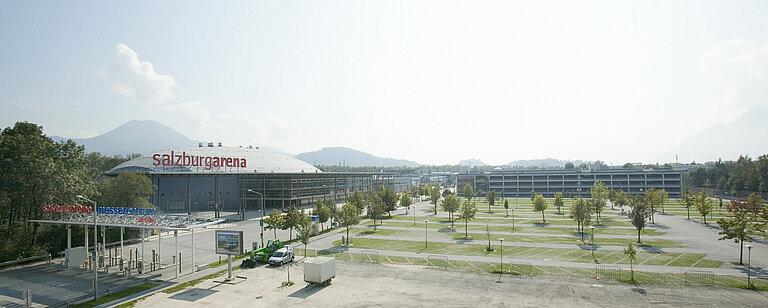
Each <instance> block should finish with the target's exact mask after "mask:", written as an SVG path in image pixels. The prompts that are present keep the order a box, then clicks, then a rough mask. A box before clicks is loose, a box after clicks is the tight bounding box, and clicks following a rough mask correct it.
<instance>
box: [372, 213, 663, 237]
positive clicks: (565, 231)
mask: <svg viewBox="0 0 768 308" xmlns="http://www.w3.org/2000/svg"><path fill="white" fill-rule="evenodd" d="M422 218H423V217H422ZM435 221H440V222H442V223H436V222H435ZM473 221H474V220H473ZM376 224H377V225H379V226H382V225H383V226H391V227H408V228H414V229H421V230H424V219H421V221H418V220H417V221H416V224H415V225H414V224H413V222H408V221H405V220H396V219H393V220H384V221H383V224H382V221H377V222H376ZM363 225H364V226H373V221H369V222H367V223H365V224H363ZM485 227H486V226H485V225H479V224H476V225H468V226H467V230H476V231H485ZM427 228H428V229H446V230H449V229H455V230H456V232H458V233H463V231H464V221H456V222H455V223H454V227H453V228H451V224H450V223H449V222H446V221H445V220H442V219H441V218H434V217H433V218H432V223H428V224H427ZM488 229H489V230H490V231H492V232H493V231H496V232H523V233H542V234H561V235H579V233H578V232H575V230H576V226H574V227H573V228H568V227H550V226H548V225H545V224H542V225H541V226H525V227H520V226H515V228H514V229H513V228H512V224H510V225H508V226H488ZM584 231H585V236H586V234H588V233H589V234H591V232H592V231H591V229H590V228H589V227H587V228H584ZM600 234H613V235H637V230H636V229H614V228H595V236H598V235H600ZM663 234H664V232H660V231H657V230H654V229H645V230H643V232H642V233H641V236H642V235H663Z"/></svg>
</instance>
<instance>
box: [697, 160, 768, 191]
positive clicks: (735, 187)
mask: <svg viewBox="0 0 768 308" xmlns="http://www.w3.org/2000/svg"><path fill="white" fill-rule="evenodd" d="M685 182H686V185H689V186H703V187H708V188H715V189H723V190H730V191H759V192H766V191H768V154H767V155H762V156H760V157H758V158H757V160H752V158H749V157H748V156H741V157H739V159H738V160H736V161H718V162H716V163H715V164H714V165H706V166H701V167H699V168H696V169H692V170H690V171H688V173H687V175H686V177H685Z"/></svg>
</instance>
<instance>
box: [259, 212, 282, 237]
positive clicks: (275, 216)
mask: <svg viewBox="0 0 768 308" xmlns="http://www.w3.org/2000/svg"><path fill="white" fill-rule="evenodd" d="M284 225H285V215H284V214H283V213H280V212H278V211H277V210H272V214H269V216H267V217H264V229H267V230H272V233H273V236H274V238H277V229H281V230H282V228H283V226H284Z"/></svg>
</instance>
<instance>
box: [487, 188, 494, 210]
mask: <svg viewBox="0 0 768 308" xmlns="http://www.w3.org/2000/svg"><path fill="white" fill-rule="evenodd" d="M485 198H486V199H487V201H488V213H492V211H491V206H492V205H494V204H495V202H496V191H495V190H491V191H489V192H488V194H487V195H486V196H485Z"/></svg>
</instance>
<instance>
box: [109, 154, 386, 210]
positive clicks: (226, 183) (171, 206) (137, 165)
mask: <svg viewBox="0 0 768 308" xmlns="http://www.w3.org/2000/svg"><path fill="white" fill-rule="evenodd" d="M122 172H137V173H143V174H146V175H147V176H148V177H149V178H150V179H151V181H152V184H154V185H155V194H154V195H152V197H151V202H152V203H153V204H154V205H155V206H156V207H157V209H158V210H160V211H163V212H171V213H172V212H179V213H183V212H186V213H188V214H191V213H193V212H201V211H215V210H217V206H218V209H219V210H222V211H240V210H241V209H245V210H246V211H251V210H257V209H261V203H260V202H261V200H262V196H263V200H264V206H265V208H266V211H267V213H269V212H270V211H271V209H278V210H281V209H285V208H286V207H288V206H291V205H294V206H302V205H308V204H313V203H315V202H317V199H323V198H324V199H326V200H336V201H337V202H344V201H346V199H347V197H348V196H349V194H351V193H352V192H353V191H355V190H360V191H367V190H371V189H378V188H379V187H389V188H391V189H395V179H396V174H394V173H369V172H322V171H320V170H319V169H317V168H316V167H314V166H312V165H310V164H308V163H306V162H303V161H301V160H298V159H296V158H294V157H292V156H289V155H286V154H282V153H277V152H273V151H269V150H264V149H259V148H258V147H255V148H254V147H222V146H221V143H219V145H218V146H217V147H214V146H213V143H209V144H208V146H207V147H204V146H203V144H200V146H199V147H197V148H189V149H176V150H168V151H162V152H158V153H151V154H148V155H145V156H142V157H138V158H135V159H132V160H130V161H127V162H125V163H122V164H120V165H118V166H117V167H115V168H113V169H112V170H110V171H109V172H107V175H108V176H116V175H118V174H120V173H122Z"/></svg>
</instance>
